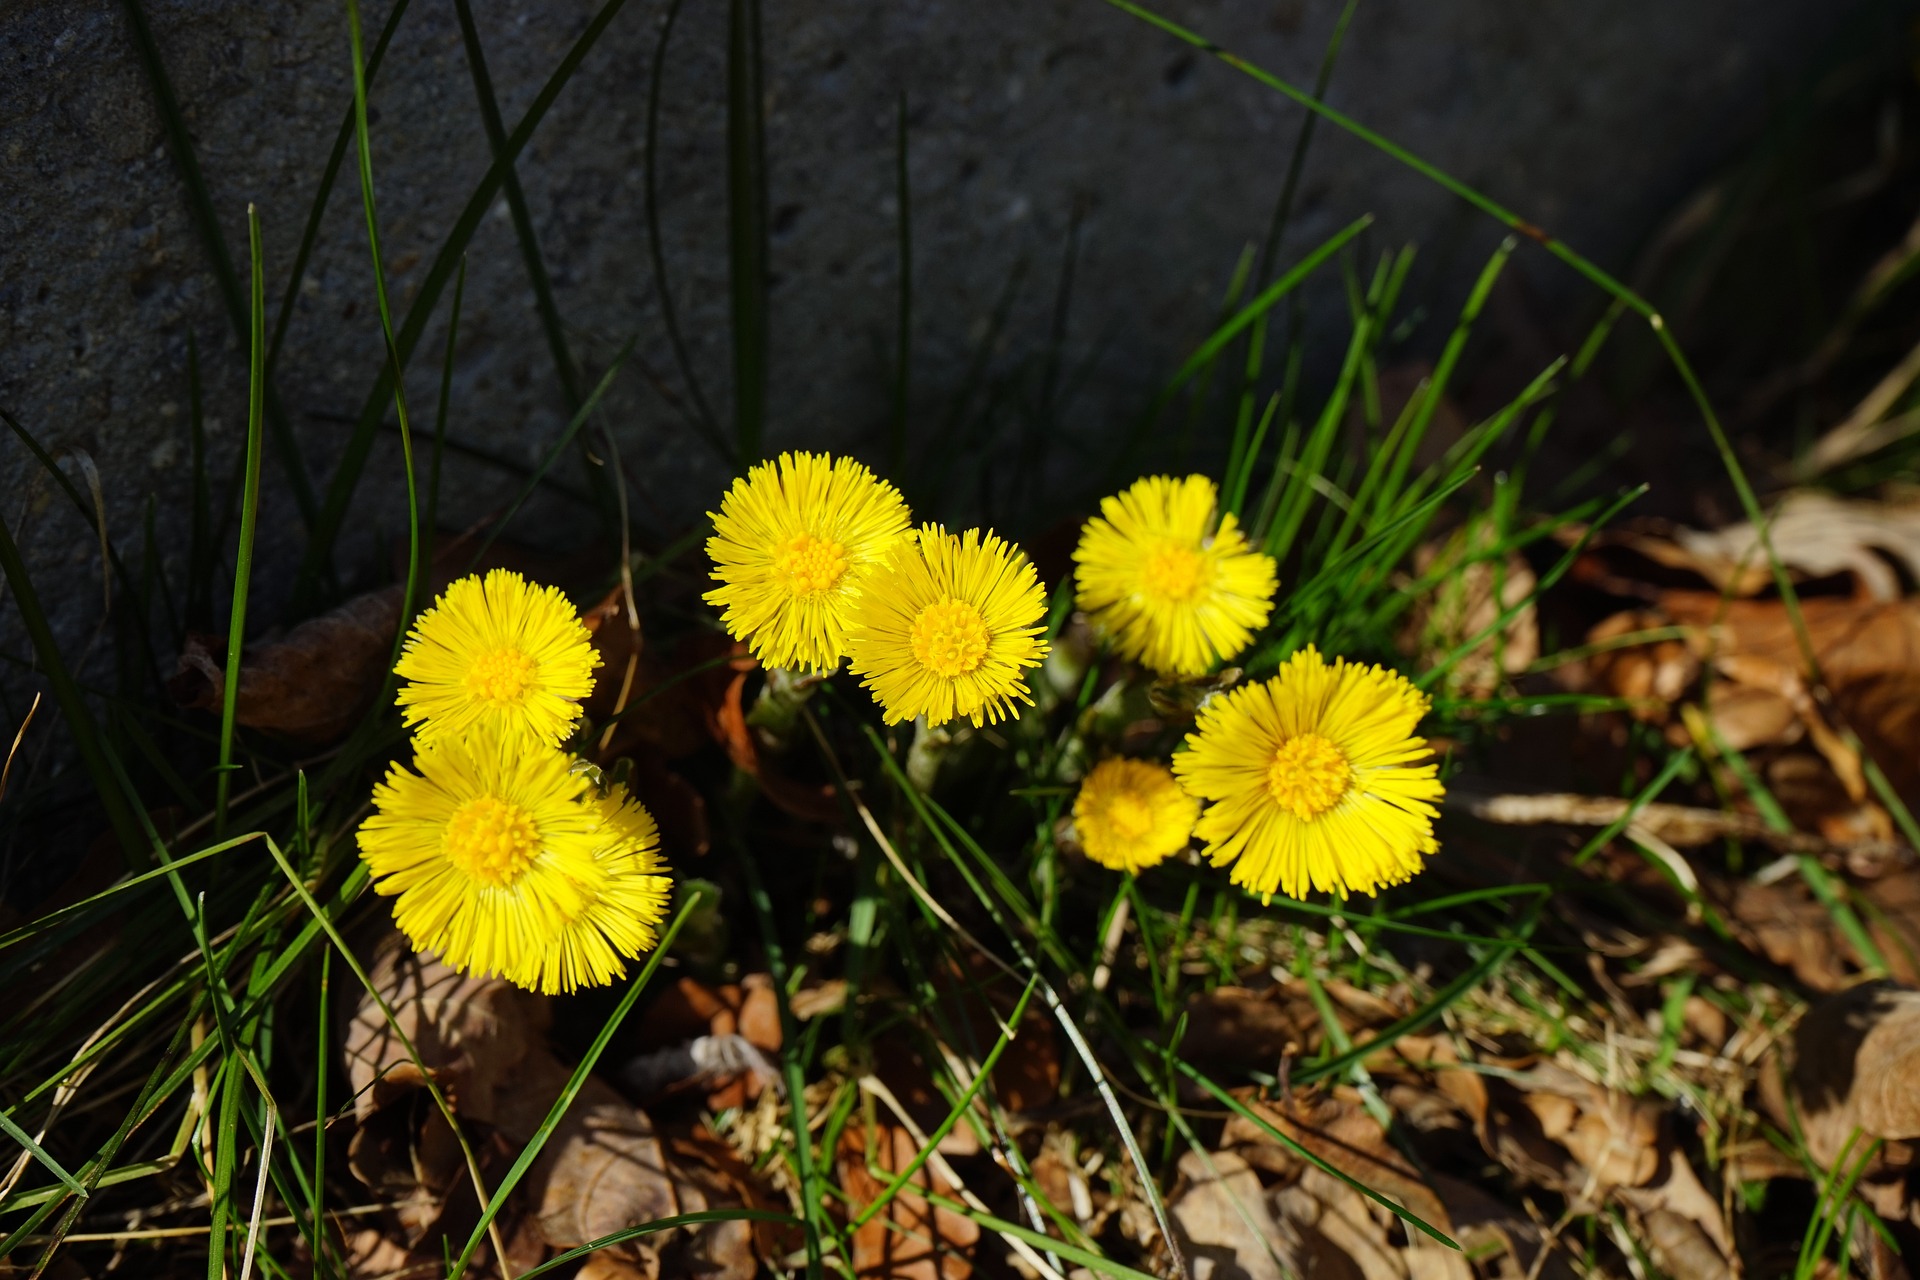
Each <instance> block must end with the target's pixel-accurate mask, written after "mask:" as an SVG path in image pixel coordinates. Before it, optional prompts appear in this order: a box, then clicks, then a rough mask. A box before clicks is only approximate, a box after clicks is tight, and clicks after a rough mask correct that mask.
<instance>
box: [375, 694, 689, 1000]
mask: <svg viewBox="0 0 1920 1280" xmlns="http://www.w3.org/2000/svg"><path fill="white" fill-rule="evenodd" d="M572 766H573V758H572V757H571V756H568V755H567V754H566V753H564V752H562V751H559V750H556V749H554V748H552V747H540V746H531V747H529V746H524V745H521V744H519V743H515V742H509V741H507V740H505V739H504V738H503V737H502V736H501V735H500V734H499V733H498V732H497V731H491V730H485V729H483V730H478V731H476V732H475V733H473V734H472V735H470V736H465V737H460V736H454V737H442V739H441V740H440V741H439V742H438V743H436V744H434V745H432V746H423V747H421V749H420V751H419V753H418V754H417V755H416V756H415V758H414V768H415V769H417V770H418V772H417V773H416V772H410V771H409V770H407V769H405V768H402V767H401V766H400V765H397V764H396V765H394V766H393V768H392V770H391V771H390V772H389V773H388V774H387V778H386V780H385V781H384V782H381V783H380V784H378V785H377V786H375V787H374V789H373V805H374V812H373V814H372V816H370V817H369V818H367V819H366V821H364V822H362V823H361V824H360V830H359V844H360V856H361V858H362V859H363V860H364V861H365V862H366V864H367V869H368V870H369V871H370V872H371V873H372V875H373V887H374V891H375V892H377V893H380V894H383V895H385V896H387V897H391V898H393V899H394V900H395V901H394V905H393V916H394V922H395V923H396V924H398V925H399V927H400V932H402V933H404V934H405V935H406V936H407V939H408V941H410V942H411V943H412V944H413V946H414V949H415V950H419V951H432V952H437V953H438V954H439V955H440V957H441V958H442V959H444V960H445V961H446V963H447V964H449V965H451V966H452V967H453V968H455V969H459V970H462V971H465V972H469V973H475V974H482V975H490V974H498V975H499V976H501V977H503V978H505V979H507V980H508V981H509V982H513V983H515V984H517V985H520V986H524V987H528V988H531V989H536V990H540V991H546V992H554V991H571V990H573V989H574V988H575V987H576V986H579V985H581V984H582V983H592V982H606V981H609V980H611V978H612V977H614V976H616V975H618V974H619V973H621V972H622V971H623V969H624V966H623V965H622V964H621V958H622V957H628V958H630V957H632V956H635V955H638V954H639V953H640V952H641V951H643V950H645V949H646V948H647V947H649V946H651V945H652V943H653V937H654V933H653V929H652V923H653V922H655V921H657V920H658V919H659V917H660V910H661V907H662V905H663V901H664V896H665V892H666V884H665V882H664V880H663V879H662V878H661V877H660V876H659V875H658V874H657V872H658V869H659V863H658V860H657V857H656V855H655V854H654V852H653V851H654V848H655V845H656V843H657V842H656V841H655V838H654V836H653V824H652V820H651V819H650V818H646V816H645V811H644V810H639V812H638V813H637V814H636V813H635V812H633V810H636V809H638V806H637V805H633V804H632V802H631V801H629V800H626V799H625V797H624V795H621V796H619V797H616V798H613V799H607V798H602V797H601V796H600V795H599V793H598V792H597V791H595V790H594V788H593V784H592V783H591V782H590V781H589V780H588V778H587V777H586V776H585V775H584V774H582V773H580V772H577V771H576V770H574V768H573V767H572Z"/></svg>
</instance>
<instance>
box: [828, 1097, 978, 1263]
mask: <svg viewBox="0 0 1920 1280" xmlns="http://www.w3.org/2000/svg"><path fill="white" fill-rule="evenodd" d="M869 1134H871V1141H872V1155H873V1161H874V1168H873V1169H869V1168H868V1166H867V1157H868V1140H869ZM918 1154H919V1146H918V1144H916V1143H915V1142H914V1140H913V1135H912V1134H910V1133H908V1132H907V1131H906V1130H905V1129H904V1128H901V1127H899V1126H897V1125H890V1124H880V1125H876V1126H875V1127H874V1128H873V1129H872V1130H867V1129H864V1128H861V1127H860V1126H857V1125H850V1126H848V1127H847V1129H846V1130H845V1131H844V1132H843V1133H842V1135H841V1138H840V1149H839V1153H838V1164H839V1172H840V1187H841V1189H842V1190H843V1191H845V1192H846V1193H847V1207H848V1209H849V1211H850V1213H852V1214H854V1215H856V1216H857V1215H858V1214H859V1213H860V1212H861V1211H862V1210H864V1209H865V1208H866V1207H867V1206H868V1205H870V1204H872V1203H873V1202H874V1201H875V1200H877V1199H879V1198H880V1193H881V1192H882V1191H884V1190H885V1189H886V1187H887V1183H889V1182H891V1181H892V1180H893V1177H894V1176H895V1175H897V1174H898V1173H899V1171H900V1170H902V1169H904V1168H906V1167H907V1166H908V1165H909V1164H910V1163H912V1161H913V1158H914V1156H916V1155H918ZM876 1171H877V1174H878V1175H879V1176H876ZM883 1179H884V1180H883ZM916 1189H918V1190H916ZM920 1191H931V1192H933V1194H935V1195H938V1196H943V1197H946V1198H949V1199H952V1198H955V1197H956V1193H957V1188H955V1187H954V1186H953V1185H952V1184H950V1183H949V1182H948V1181H947V1180H946V1178H944V1177H943V1176H941V1174H940V1173H939V1172H938V1171H937V1170H936V1169H935V1168H934V1167H933V1162H931V1161H929V1162H928V1163H926V1164H923V1165H921V1166H920V1168H919V1169H917V1170H915V1171H914V1175H913V1177H912V1178H910V1179H909V1180H908V1181H907V1183H906V1185H905V1186H903V1187H901V1189H900V1190H899V1192H898V1193H896V1194H895V1195H894V1197H893V1198H892V1199H891V1200H889V1201H888V1202H887V1206H886V1208H885V1209H884V1210H882V1211H881V1212H879V1213H877V1214H875V1215H874V1216H873V1217H872V1218H871V1219H869V1220H868V1221H867V1222H865V1223H863V1224H862V1225H861V1226H860V1228H859V1229H858V1230H856V1231H855V1232H854V1233H853V1273H854V1275H856V1276H858V1277H861V1280H967V1277H969V1276H971V1275H972V1274H973V1261H972V1259H973V1248H974V1245H975V1244H976V1243H977V1242H978V1241H979V1239H980V1228H979V1226H978V1225H977V1224H975V1223H974V1221H973V1220H972V1219H971V1218H967V1217H963V1216H961V1215H960V1214H957V1213H952V1212H949V1211H948V1210H946V1209H941V1208H937V1207H935V1206H934V1205H932V1204H931V1203H930V1202H929V1201H928V1200H927V1198H926V1196H925V1195H922V1194H920V1193H919V1192H920Z"/></svg>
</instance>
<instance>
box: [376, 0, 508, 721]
mask: <svg viewBox="0 0 1920 1280" xmlns="http://www.w3.org/2000/svg"><path fill="white" fill-rule="evenodd" d="M347 25H348V33H349V36H350V40H351V44H352V48H353V133H354V150H355V152H356V155H357V158H358V165H357V168H358V170H359V178H360V205H361V209H362V211H363V212H364V214H365V216H366V221H367V252H368V255H369V256H370V257H371V258H372V259H373V291H374V298H375V300H376V301H377V302H378V304H379V310H380V336H381V337H382V338H383V339H384V340H385V341H386V346H387V360H388V362H389V365H390V366H391V368H390V372H391V374H392V377H391V379H390V380H391V382H392V384H393V412H394V415H395V417H396V418H397V419H398V420H399V423H400V461H401V466H402V467H403V468H404V471H405V478H406V482H407V585H406V587H405V589H404V590H403V592H402V594H401V597H400V619H401V625H400V626H398V627H396V628H395V629H394V637H393V655H392V659H391V660H390V661H389V662H388V663H387V670H386V674H385V676H384V677H383V680H382V684H381V689H380V696H379V697H378V698H377V699H376V700H375V703H374V705H375V706H376V707H382V708H384V707H385V706H386V705H387V697H388V694H389V692H390V691H391V688H392V684H393V667H394V665H395V664H396V663H398V662H399V660H400V650H401V647H402V646H403V645H404V644H405V642H406V641H405V637H406V630H407V629H406V625H405V624H406V622H407V621H408V620H410V619H411V618H412V617H413V608H414V604H415V603H416V601H417V600H418V597H419V591H420V582H421V579H422V578H424V577H425V576H426V546H425V542H424V540H423V539H422V537H421V532H420V485H419V479H418V476H417V474H416V472H415V468H414V465H413V424H412V421H411V420H410V419H409V417H408V415H407V393H406V377H405V369H404V367H403V364H402V361H401V359H400V352H399V349H398V348H397V347H396V346H395V345H394V340H393V311H392V308H391V307H390V306H389V305H388V302H387V270H386V264H385V263H384V261H383V260H382V258H381V254H380V218H379V213H378V210H377V209H376V207H375V202H374V193H373V146H372V142H371V140H370V138H369V136H368V130H367V76H366V64H365V62H364V61H363V60H362V58H361V49H360V6H359V4H358V2H357V0H347ZM508 172H509V174H511V172H512V171H511V170H509V171H508ZM461 261H462V266H461V272H460V274H461V277H462V282H463V283H464V280H465V276H466V268H465V259H464V258H463V259H462V260H461ZM451 360H452V349H451V347H449V349H448V361H449V363H451ZM442 377H443V378H444V377H445V373H444V371H443V374H442ZM444 407H445V406H444V404H443V405H442V408H443V409H444ZM367 723H368V724H369V725H371V724H373V723H374V721H373V720H372V718H369V720H368V722H367Z"/></svg>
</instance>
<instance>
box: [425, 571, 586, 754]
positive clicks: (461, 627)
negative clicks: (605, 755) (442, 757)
mask: <svg viewBox="0 0 1920 1280" xmlns="http://www.w3.org/2000/svg"><path fill="white" fill-rule="evenodd" d="M599 665H600V655H598V654H597V653H595V652H594V651H593V643H592V641H591V640H590V639H589V638H588V635H587V629H586V628H585V627H584V626H582V625H581V623H580V613H579V611H578V610H577V609H575V608H574V607H573V606H572V605H571V604H569V603H568V602H567V598H566V596H564V595H562V594H561V593H560V591H559V589H558V588H556V587H542V586H537V585H535V584H533V583H530V582H528V581H527V580H526V579H525V578H522V577H521V576H520V575H519V574H517V573H513V572H511V571H509V570H506V569H493V570H490V571H489V572H488V573H487V576H486V577H484V578H482V577H480V576H479V575H477V574H470V575H468V576H467V577H464V578H461V579H460V580H459V581H457V582H455V583H453V584H452V585H451V586H449V587H448V588H447V590H446V594H445V595H443V596H441V597H440V598H439V599H438V600H436V601H435V602H434V606H433V608H431V609H428V610H427V611H426V612H425V613H423V614H421V615H420V620H419V621H418V622H416V623H414V626H413V631H412V632H411V633H410V634H409V635H408V636H407V643H406V647H405V649H404V650H403V651H402V653H401V655H400V661H399V663H398V664H397V665H396V666H395V667H394V669H393V670H394V673H395V674H396V675H398V676H400V677H401V678H402V679H404V680H406V681H407V684H406V686H405V687H404V688H402V689H401V690H400V698H399V702H400V709H401V712H402V714H403V715H404V717H405V720H406V722H407V724H408V726H409V727H415V734H414V738H415V741H416V742H417V743H419V745H421V746H423V747H424V746H430V745H432V744H433V743H436V742H439V741H442V740H444V739H447V738H460V737H466V736H469V735H472V734H482V735H487V736H494V737H498V738H500V739H501V740H502V741H503V742H506V743H508V744H512V743H520V744H522V745H525V746H529V747H531V746H534V745H537V744H544V745H546V746H555V745H557V744H559V742H560V741H561V740H562V739H564V738H565V737H566V736H567V735H568V734H570V733H572V732H573V726H574V722H575V721H576V720H578V719H579V718H580V703H579V700H580V699H581V698H584V697H586V696H587V694H589V693H591V692H592V691H593V669H594V668H595V667H597V666H599ZM416 726H417V727H416Z"/></svg>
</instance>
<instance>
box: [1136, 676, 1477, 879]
mask: <svg viewBox="0 0 1920 1280" xmlns="http://www.w3.org/2000/svg"><path fill="white" fill-rule="evenodd" d="M1426 712H1427V698H1426V695H1424V694H1422V693H1421V692H1420V691H1419V690H1417V689H1415V688H1414V687H1413V686H1412V685H1411V684H1410V683H1408V682H1407V680H1406V678H1405V677H1403V676H1401V675H1398V674H1396V673H1394V672H1391V671H1387V670H1385V669H1383V668H1381V667H1372V666H1364V665H1361V664H1358V663H1350V662H1348V661H1346V659H1344V658H1338V659H1335V660H1334V662H1333V663H1332V664H1331V665H1329V664H1328V663H1327V661H1326V660H1325V659H1324V658H1322V657H1321V656H1320V655H1319V653H1318V652H1316V651H1315V650H1314V649H1313V648H1312V647H1311V646H1309V647H1307V648H1306V649H1303V650H1301V651H1300V652H1298V653H1296V654H1294V655H1293V657H1291V658H1289V659H1288V660H1287V661H1286V662H1285V663H1284V664H1282V666H1281V668H1280V672H1279V674H1278V675H1276V676H1275V677H1274V678H1273V679H1271V680H1268V681H1266V682H1264V683H1262V684H1254V685H1246V686H1243V687H1241V688H1239V689H1235V690H1233V691H1232V692H1230V693H1226V694H1222V695H1221V696H1219V697H1216V698H1214V699H1213V700H1212V701H1210V702H1208V703H1207V704H1206V705H1205V706H1204V707H1202V708H1201V709H1200V715H1199V721H1198V723H1197V724H1196V726H1195V729H1194V732H1193V733H1191V734H1189V735H1188V737H1187V742H1186V750H1184V751H1181V752H1180V753H1178V754H1177V755H1175V756H1174V758H1173V771H1174V773H1175V774H1176V775H1177V776H1178V777H1179V779H1180V782H1181V784H1182V785H1183V786H1185V787H1186V789H1187V790H1188V791H1190V792H1192V793H1193V794H1194V795H1195V796H1197V797H1199V798H1200V799H1202V800H1207V801H1210V802H1211V803H1210V804H1209V805H1208V806H1207V809H1206V812H1204V813H1203V814H1201V816H1200V822H1199V825H1198V827H1197V829H1196V830H1197V833H1198V835H1199V836H1200V838H1201V839H1202V840H1204V841H1206V850H1205V852H1206V854H1207V856H1208V857H1209V858H1211V859H1212V860H1213V864H1214V865H1215V866H1223V865H1225V864H1226V863H1229V862H1231V863H1232V864H1233V882H1234V883H1235V884H1238V885H1243V886H1245V887H1246V888H1248V889H1250V890H1252V891H1253V892H1255V893H1257V894H1259V895H1261V897H1262V898H1271V897H1272V896H1273V894H1274V893H1275V892H1276V891H1277V892H1280V893H1283V894H1285V895H1286V896H1288V897H1290V898H1301V897H1304V896H1306V893H1307V890H1308V889H1309V888H1310V887H1311V888H1313V889H1318V890H1324V891H1328V892H1332V893H1337V894H1342V895H1345V894H1349V893H1365V894H1372V893H1375V892H1377V891H1378V890H1379V889H1380V888H1381V887H1383V886H1385V885H1393V884H1400V883H1402V882H1404V881H1406V880H1410V879H1412V878H1413V876H1414V873H1416V872H1418V871H1419V870H1420V869H1421V867H1422V866H1424V865H1425V863H1424V861H1423V859H1424V857H1425V856H1426V855H1428V854H1431V853H1434V852H1436V851H1437V850H1438V848H1439V845H1438V844H1437V843H1436V842H1435V840H1434V838H1433V819H1434V818H1435V817H1437V816H1438V812H1437V810H1435V808H1434V802H1435V801H1437V800H1439V799H1440V797H1441V795H1442V794H1443V792H1444V790H1445V788H1444V787H1443V786H1442V785H1441V783H1440V779H1439V777H1438V776H1437V775H1438V772H1439V770H1438V768H1437V767H1436V766H1435V765H1433V764H1431V763H1423V762H1425V761H1430V760H1431V759H1432V756H1433V752H1432V751H1431V750H1430V749H1429V748H1428V746H1427V742H1426V739H1424V738H1416V737H1414V736H1413V730H1414V727H1415V726H1416V725H1417V724H1419V722H1420V717H1421V716H1423V715H1425V714H1426Z"/></svg>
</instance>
